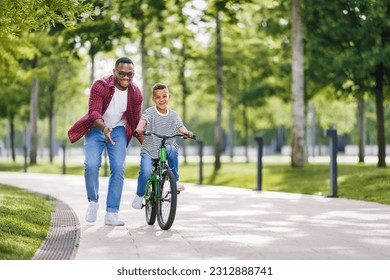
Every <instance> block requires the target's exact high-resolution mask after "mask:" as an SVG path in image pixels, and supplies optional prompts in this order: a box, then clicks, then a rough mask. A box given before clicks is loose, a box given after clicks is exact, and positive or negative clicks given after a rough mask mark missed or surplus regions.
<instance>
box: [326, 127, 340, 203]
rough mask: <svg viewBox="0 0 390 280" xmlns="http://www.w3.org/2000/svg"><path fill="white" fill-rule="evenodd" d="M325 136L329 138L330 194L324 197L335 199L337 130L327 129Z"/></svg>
mask: <svg viewBox="0 0 390 280" xmlns="http://www.w3.org/2000/svg"><path fill="white" fill-rule="evenodd" d="M325 136H328V137H330V138H331V139H330V141H329V150H330V174H329V175H330V194H329V195H327V196H326V197H337V130H336V129H327V130H326V131H325Z"/></svg>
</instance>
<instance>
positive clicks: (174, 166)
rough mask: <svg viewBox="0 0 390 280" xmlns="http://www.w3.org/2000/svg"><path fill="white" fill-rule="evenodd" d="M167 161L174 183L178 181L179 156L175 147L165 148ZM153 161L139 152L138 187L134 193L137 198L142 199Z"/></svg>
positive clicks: (144, 153) (145, 154)
mask: <svg viewBox="0 0 390 280" xmlns="http://www.w3.org/2000/svg"><path fill="white" fill-rule="evenodd" d="M167 160H168V165H169V169H171V170H172V172H173V175H174V176H175V178H176V181H179V173H178V166H179V154H178V151H177V148H176V147H174V146H167ZM153 161H154V159H153V158H151V157H150V156H149V155H148V154H147V153H146V152H141V164H140V171H139V175H138V186H137V193H136V194H137V195H138V196H141V197H142V196H144V194H145V188H146V183H147V182H148V180H149V178H150V176H152V167H153Z"/></svg>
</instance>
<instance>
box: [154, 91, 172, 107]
mask: <svg viewBox="0 0 390 280" xmlns="http://www.w3.org/2000/svg"><path fill="white" fill-rule="evenodd" d="M169 99H170V96H169V93H168V91H167V89H166V88H165V89H157V90H154V91H153V96H152V100H153V102H154V104H156V107H157V109H158V110H159V111H160V112H162V113H165V112H166V111H167V106H168V102H169Z"/></svg>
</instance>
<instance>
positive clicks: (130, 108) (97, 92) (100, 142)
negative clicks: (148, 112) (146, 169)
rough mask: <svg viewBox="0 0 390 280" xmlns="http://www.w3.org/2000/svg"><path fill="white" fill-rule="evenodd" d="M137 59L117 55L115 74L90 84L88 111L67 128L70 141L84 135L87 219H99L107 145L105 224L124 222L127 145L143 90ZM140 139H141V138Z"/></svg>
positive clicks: (138, 113)
mask: <svg viewBox="0 0 390 280" xmlns="http://www.w3.org/2000/svg"><path fill="white" fill-rule="evenodd" d="M134 74H135V72H134V63H133V62H132V60H131V59H129V58H127V57H122V58H120V59H118V60H117V61H116V63H115V68H114V69H113V75H110V76H108V77H104V78H101V79H98V80H96V81H95V82H94V83H93V84H92V87H91V90H90V95H89V102H88V107H89V108H88V113H87V114H86V115H84V116H83V117H82V118H81V119H80V120H78V121H77V122H76V123H75V124H74V125H73V126H72V127H71V128H70V129H69V131H68V136H69V140H70V142H71V143H74V142H76V141H78V140H79V139H80V138H82V137H83V136H84V152H85V162H84V178H85V185H86V190H87V198H88V201H89V207H88V209H87V214H86V217H85V219H86V221H87V222H90V223H93V222H95V221H96V217H97V210H98V208H99V170H100V166H101V161H102V153H103V150H104V147H106V148H107V153H108V157H109V162H110V178H109V182H108V193H107V200H106V212H107V213H106V216H105V224H106V225H113V226H123V225H124V222H123V221H121V220H120V218H119V216H118V212H119V206H120V201H121V196H122V189H123V179H124V170H125V158H126V147H127V145H128V144H129V142H130V140H131V138H132V132H133V131H134V130H135V128H136V126H137V123H138V121H139V119H140V117H141V104H142V93H141V91H140V89H139V88H138V87H137V85H135V84H134V83H133V77H134ZM138 140H139V141H140V142H141V143H142V140H141V138H138Z"/></svg>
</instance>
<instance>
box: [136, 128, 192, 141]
mask: <svg viewBox="0 0 390 280" xmlns="http://www.w3.org/2000/svg"><path fill="white" fill-rule="evenodd" d="M133 135H134V136H141V135H145V136H151V135H154V136H157V137H158V138H162V139H169V138H174V137H180V138H182V139H188V138H190V139H193V140H196V135H193V136H192V137H189V136H188V135H185V134H174V135H170V136H168V135H160V134H157V133H154V132H152V131H147V130H145V131H144V132H143V133H142V134H139V133H138V132H137V131H136V130H134V131H133Z"/></svg>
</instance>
